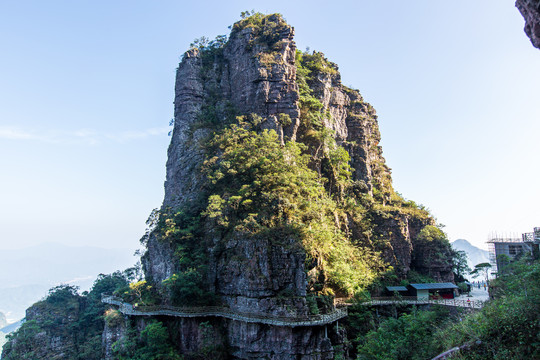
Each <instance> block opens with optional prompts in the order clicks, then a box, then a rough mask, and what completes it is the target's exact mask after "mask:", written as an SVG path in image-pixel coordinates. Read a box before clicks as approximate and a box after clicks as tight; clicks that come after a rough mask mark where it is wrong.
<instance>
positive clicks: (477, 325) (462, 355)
mask: <svg viewBox="0 0 540 360" xmlns="http://www.w3.org/2000/svg"><path fill="white" fill-rule="evenodd" d="M490 287H491V288H492V296H493V300H491V301H490V302H489V303H487V304H486V305H485V306H484V308H483V309H482V310H481V311H478V312H458V313H453V314H450V313H449V312H448V310H445V309H442V308H440V307H439V308H438V307H435V308H434V309H432V310H426V311H420V310H418V309H413V310H412V311H411V310H410V309H406V308H401V309H395V310H397V311H393V312H392V311H390V312H388V313H386V314H382V317H380V316H376V314H374V313H373V312H371V311H370V310H368V308H367V307H365V306H361V305H356V306H353V307H352V308H351V311H350V315H349V332H350V333H351V335H352V338H353V344H355V345H356V346H357V349H356V353H357V359H358V360H383V359H384V360H405V359H419V360H420V359H431V358H434V357H435V356H437V354H440V353H442V352H444V351H446V350H449V349H452V348H454V347H460V348H461V350H460V351H459V352H458V353H457V354H455V355H453V357H452V359H458V360H459V359H460V360H490V359H513V360H521V359H523V360H525V359H537V358H540V322H539V319H540V261H539V260H534V259H531V258H524V259H521V260H519V261H516V262H513V263H510V264H509V265H508V266H507V268H506V271H505V273H504V275H502V276H499V277H498V278H497V279H495V280H492V281H491V284H490ZM398 314H400V315H398ZM381 318H382V320H381ZM411 344H415V345H414V346H411Z"/></svg>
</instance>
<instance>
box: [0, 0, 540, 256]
mask: <svg viewBox="0 0 540 360" xmlns="http://www.w3.org/2000/svg"><path fill="white" fill-rule="evenodd" d="M250 9H256V10H258V11H262V12H266V13H272V12H280V13H282V14H283V15H284V17H285V18H286V19H287V20H288V22H289V23H290V24H291V25H293V26H294V27H295V29H296V42H297V45H298V47H299V48H300V49H305V48H306V47H310V48H311V49H312V50H318V51H322V52H324V53H325V54H326V55H327V57H328V58H329V59H330V60H331V61H333V62H335V63H337V64H338V65H339V67H340V71H341V75H342V81H343V83H344V84H345V85H348V86H352V87H354V88H358V89H359V90H360V91H361V92H362V94H363V95H364V97H365V99H366V100H367V101H369V102H370V103H371V104H372V105H373V106H374V107H375V108H376V109H377V112H378V114H379V124H380V127H381V133H382V138H383V141H382V145H383V150H384V155H385V157H386V159H387V162H388V164H389V166H390V167H391V168H392V169H393V178H394V185H395V188H396V189H397V191H399V192H400V193H401V194H403V195H404V196H405V197H406V198H408V199H412V200H415V201H417V202H419V203H422V204H424V205H426V206H427V207H428V208H430V209H431V210H432V212H433V214H434V215H435V216H436V217H437V219H438V221H439V222H440V223H443V224H445V225H446V227H445V231H446V232H447V233H448V235H449V238H450V239H451V240H455V239H457V238H465V239H468V240H469V241H471V242H472V243H473V244H475V245H477V246H482V247H483V246H484V242H485V241H486V239H487V237H488V235H489V234H490V233H491V232H494V231H496V232H500V233H508V234H511V233H514V234H517V235H519V234H520V233H521V232H528V231H532V227H533V226H540V210H539V207H538V204H539V203H540V191H539V190H538V184H537V181H535V179H538V178H539V177H540V168H539V166H538V163H539V157H540V151H539V149H538V140H537V138H538V135H537V134H538V133H540V125H539V122H538V119H539V117H540V107H539V106H538V104H539V101H538V97H539V95H540V89H539V87H540V66H538V64H539V62H540V50H538V49H535V48H533V47H532V45H531V44H530V42H529V40H528V38H527V37H526V36H525V34H524V32H523V25H524V21H523V19H522V17H521V16H520V14H519V12H518V11H517V9H516V8H515V7H514V5H513V2H511V1H493V0H490V1H487V0H477V1H474V2H472V1H465V0H456V1H452V2H439V1H419V0H412V1H407V2H404V1H398V0H392V1H384V2H381V1H333V2H327V1H294V2H293V1H272V2H271V3H270V2H261V1H228V2H217V1H199V2H187V1H185V2H184V1H152V2H151V1H114V2H112V1H99V0H93V1H76V2H75V1H67V0H65V1H54V0H49V1H46V2H45V1H25V0H19V1H0V48H1V49H2V51H1V54H2V56H0V199H1V201H0V228H1V229H2V235H1V236H0V249H2V248H4V249H5V248H16V247H23V246H28V245H33V244H37V243H40V242H48V241H54V242H60V243H64V244H71V245H95V246H102V247H111V248H113V247H126V248H130V249H135V248H137V247H138V239H139V238H140V237H141V235H142V234H143V232H144V228H145V224H144V222H145V220H146V217H147V216H148V214H149V213H150V211H151V210H152V209H153V208H156V207H159V206H160V204H161V201H162V197H163V181H164V178H165V161H166V149H167V146H168V142H169V140H170V138H169V137H168V136H167V132H168V130H169V127H168V123H169V120H170V119H171V118H172V114H173V104H172V101H173V91H174V76H175V69H176V67H177V65H178V62H179V58H180V56H181V54H182V53H183V52H184V51H185V50H186V49H187V48H188V47H189V44H190V42H192V41H193V39H195V38H198V37H200V36H203V35H204V36H207V37H210V38H214V37H215V36H216V35H220V34H226V33H228V28H227V27H228V26H229V25H231V24H232V23H233V22H234V21H236V20H237V19H238V18H239V14H240V12H241V11H243V10H250Z"/></svg>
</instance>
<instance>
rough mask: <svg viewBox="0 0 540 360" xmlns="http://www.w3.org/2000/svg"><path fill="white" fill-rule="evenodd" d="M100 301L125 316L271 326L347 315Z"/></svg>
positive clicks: (310, 323)
mask: <svg viewBox="0 0 540 360" xmlns="http://www.w3.org/2000/svg"><path fill="white" fill-rule="evenodd" d="M101 302H103V303H105V304H109V305H116V306H118V311H120V312H121V313H122V314H124V315H128V316H174V317H183V318H196V317H210V316H213V317H222V318H226V319H231V320H238V321H243V322H247V323H259V324H267V325H275V326H288V327H299V326H323V325H328V324H331V323H334V322H336V321H338V320H339V319H342V318H344V317H346V316H347V309H346V308H340V309H335V310H334V311H332V312H331V313H329V314H324V315H309V316H303V317H283V316H265V315H260V314H249V313H237V312H234V311H231V310H230V309H228V308H225V307H221V306H203V307H174V306H169V305H159V306H134V305H133V304H130V303H127V302H124V301H123V299H122V298H119V297H116V296H113V295H110V294H101Z"/></svg>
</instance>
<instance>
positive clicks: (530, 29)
mask: <svg viewBox="0 0 540 360" xmlns="http://www.w3.org/2000/svg"><path fill="white" fill-rule="evenodd" d="M516 7H517V8H518V10H519V12H520V13H521V15H523V18H524V19H525V29H524V30H525V34H527V36H528V37H529V38H530V39H531V43H532V44H533V45H534V47H536V48H539V49H540V1H538V0H516Z"/></svg>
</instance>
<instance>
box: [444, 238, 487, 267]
mask: <svg viewBox="0 0 540 360" xmlns="http://www.w3.org/2000/svg"><path fill="white" fill-rule="evenodd" d="M451 244H452V247H453V248H454V249H455V250H461V251H465V252H466V253H467V255H468V260H467V263H468V264H469V267H470V268H471V269H474V265H476V264H480V263H485V262H489V251H487V250H484V249H480V248H478V247H476V246H474V245H473V244H471V243H470V242H468V241H467V240H465V239H457V240H456V241H453V242H452V243H451Z"/></svg>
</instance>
